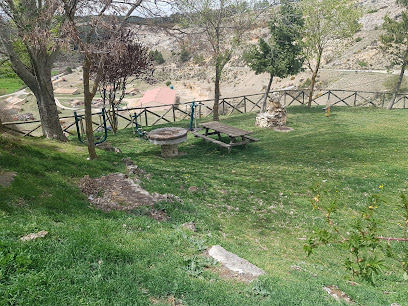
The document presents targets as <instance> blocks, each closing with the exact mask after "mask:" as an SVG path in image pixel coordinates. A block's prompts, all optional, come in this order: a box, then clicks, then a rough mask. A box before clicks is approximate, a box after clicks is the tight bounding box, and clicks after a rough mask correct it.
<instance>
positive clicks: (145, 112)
mask: <svg viewBox="0 0 408 306" xmlns="http://www.w3.org/2000/svg"><path fill="white" fill-rule="evenodd" d="M144 114H145V121H146V125H145V126H149V123H148V122H147V111H146V107H145V109H144Z"/></svg>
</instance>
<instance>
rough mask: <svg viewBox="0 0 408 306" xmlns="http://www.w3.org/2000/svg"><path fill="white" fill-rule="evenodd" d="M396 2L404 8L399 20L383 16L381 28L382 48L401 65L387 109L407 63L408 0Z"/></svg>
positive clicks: (398, 88)
mask: <svg viewBox="0 0 408 306" xmlns="http://www.w3.org/2000/svg"><path fill="white" fill-rule="evenodd" d="M397 3H398V4H400V5H401V6H402V7H403V8H404V11H402V12H401V17H400V18H399V20H394V19H391V18H390V17H389V16H385V17H384V24H383V29H384V30H385V34H383V35H382V36H381V42H382V44H383V49H384V50H385V51H386V52H387V53H389V54H390V55H391V56H392V60H393V62H392V63H393V64H394V65H400V66H401V72H400V75H399V78H398V81H397V83H396V86H395V89H394V93H393V95H392V98H391V100H390V102H389V104H388V109H392V107H393V106H394V104H395V101H396V99H397V95H398V92H399V90H400V88H401V84H402V81H403V78H404V73H405V69H406V68H407V65H408V12H407V9H408V0H397Z"/></svg>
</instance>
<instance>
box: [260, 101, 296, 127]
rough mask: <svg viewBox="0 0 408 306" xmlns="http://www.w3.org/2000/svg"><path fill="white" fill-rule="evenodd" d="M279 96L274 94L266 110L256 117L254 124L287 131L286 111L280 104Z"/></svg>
mask: <svg viewBox="0 0 408 306" xmlns="http://www.w3.org/2000/svg"><path fill="white" fill-rule="evenodd" d="M279 100H280V99H279V97H278V96H276V95H274V96H272V98H271V99H270V101H269V104H268V108H267V111H266V112H265V113H261V114H259V115H258V116H257V117H256V125H257V126H259V127H264V128H275V129H276V130H278V131H289V130H291V128H288V127H286V118H287V112H286V109H285V108H284V107H283V106H282V104H280V102H279Z"/></svg>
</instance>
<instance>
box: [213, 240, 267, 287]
mask: <svg viewBox="0 0 408 306" xmlns="http://www.w3.org/2000/svg"><path fill="white" fill-rule="evenodd" d="M207 253H208V255H209V256H211V257H212V258H214V259H215V260H217V261H218V262H219V263H221V265H222V266H223V268H224V269H226V270H228V273H223V274H224V275H221V276H225V277H226V278H233V279H237V280H240V281H246V282H250V281H252V280H254V279H256V278H258V277H259V276H261V275H264V274H266V273H265V271H264V270H262V269H260V268H258V267H257V266H255V265H253V264H251V263H250V262H249V261H248V260H246V259H243V258H241V257H239V256H238V255H236V254H234V253H231V252H228V251H227V250H225V249H224V248H223V247H221V246H219V245H215V246H212V247H211V248H209V249H208V251H207Z"/></svg>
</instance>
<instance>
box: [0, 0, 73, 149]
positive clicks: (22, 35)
mask: <svg viewBox="0 0 408 306" xmlns="http://www.w3.org/2000/svg"><path fill="white" fill-rule="evenodd" d="M68 6H69V11H70V13H71V14H72V13H73V11H74V10H72V6H71V3H70V4H68ZM60 11H61V3H60V2H59V1H57V0H23V1H14V0H0V12H1V13H0V44H1V46H2V50H3V52H4V54H5V55H6V56H7V57H8V59H9V61H10V64H11V67H12V69H13V70H14V72H15V73H16V74H17V75H18V76H19V77H20V78H21V80H22V81H23V82H24V83H25V84H26V85H27V86H28V87H29V88H30V89H31V91H32V92H33V94H34V96H35V97H36V99H37V105H38V110H39V113H40V119H41V125H42V129H43V134H44V136H45V137H46V138H53V139H57V140H61V141H66V140H67V139H66V137H65V136H64V133H63V131H62V128H61V125H60V122H59V118H58V110H57V106H56V104H55V99H54V90H53V86H52V82H51V69H52V66H53V63H54V61H55V59H56V57H57V55H58V53H59V51H60V49H61V45H62V44H61V41H62V38H63V36H64V35H65V34H64V24H65V20H66V19H65V18H64V17H63V16H61V14H60Z"/></svg>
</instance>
